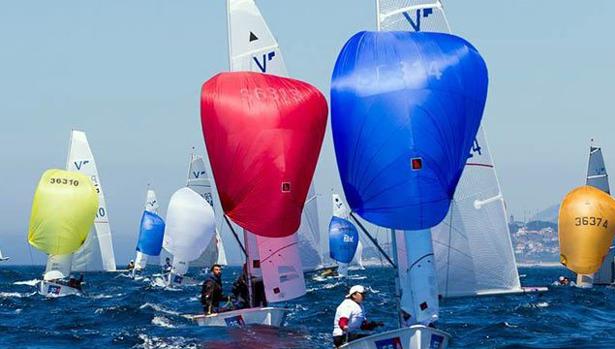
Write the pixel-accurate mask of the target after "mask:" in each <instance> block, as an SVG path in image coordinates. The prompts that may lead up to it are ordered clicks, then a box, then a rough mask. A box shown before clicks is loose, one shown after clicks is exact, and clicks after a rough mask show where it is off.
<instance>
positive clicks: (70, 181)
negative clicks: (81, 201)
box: [49, 178, 79, 187]
mask: <svg viewBox="0 0 615 349" xmlns="http://www.w3.org/2000/svg"><path fill="white" fill-rule="evenodd" d="M49 183H51V184H68V185H74V186H75V187H77V186H79V181H78V180H76V179H66V178H50V179H49Z"/></svg>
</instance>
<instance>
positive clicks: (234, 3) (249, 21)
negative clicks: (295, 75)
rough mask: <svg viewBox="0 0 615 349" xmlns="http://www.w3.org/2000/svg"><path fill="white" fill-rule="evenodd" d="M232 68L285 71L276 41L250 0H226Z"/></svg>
mask: <svg viewBox="0 0 615 349" xmlns="http://www.w3.org/2000/svg"><path fill="white" fill-rule="evenodd" d="M228 6H229V8H228V26H229V30H228V31H229V41H230V44H229V48H230V64H231V67H230V68H231V71H254V72H261V73H268V74H275V75H280V76H286V75H288V73H287V71H286V66H285V64H284V59H283V58H282V53H281V52H280V49H279V47H278V42H277V41H276V40H275V38H274V37H273V34H272V33H271V30H269V27H268V26H267V23H265V20H264V19H263V16H262V15H261V12H260V11H259V9H258V7H257V6H256V4H255V3H254V1H253V0H229V1H228Z"/></svg>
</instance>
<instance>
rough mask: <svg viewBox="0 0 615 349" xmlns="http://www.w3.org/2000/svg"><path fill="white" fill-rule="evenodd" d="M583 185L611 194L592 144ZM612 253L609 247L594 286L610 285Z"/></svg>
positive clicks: (599, 153)
mask: <svg viewBox="0 0 615 349" xmlns="http://www.w3.org/2000/svg"><path fill="white" fill-rule="evenodd" d="M585 184H586V185H590V186H592V187H595V188H598V189H600V190H602V191H603V192H605V193H607V194H610V193H611V191H610V188H609V176H608V174H607V172H606V166H605V165H604V157H603V156H602V149H601V148H600V147H596V146H594V145H593V144H592V145H590V147H589V160H588V162H587V177H586V179H585ZM614 253H615V248H614V247H613V246H611V248H610V250H609V253H608V254H607V256H606V257H605V258H604V262H603V263H602V265H601V266H600V269H599V270H598V272H596V273H595V274H594V277H593V283H594V284H596V285H610V284H611V283H612V282H613V280H614V278H615V270H614V267H615V266H614V262H615V260H614Z"/></svg>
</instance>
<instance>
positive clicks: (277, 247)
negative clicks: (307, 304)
mask: <svg viewBox="0 0 615 349" xmlns="http://www.w3.org/2000/svg"><path fill="white" fill-rule="evenodd" d="M255 237H256V245H257V246H258V252H259V256H260V260H259V262H258V264H260V270H261V272H262V274H263V284H264V285H265V295H266V297H267V301H268V302H270V303H276V302H284V301H288V300H291V299H295V298H297V297H301V296H303V295H304V294H305V292H306V289H305V279H304V277H303V268H302V266H301V259H300V257H299V241H298V238H297V234H292V235H290V236H287V237H283V238H269V237H261V236H255Z"/></svg>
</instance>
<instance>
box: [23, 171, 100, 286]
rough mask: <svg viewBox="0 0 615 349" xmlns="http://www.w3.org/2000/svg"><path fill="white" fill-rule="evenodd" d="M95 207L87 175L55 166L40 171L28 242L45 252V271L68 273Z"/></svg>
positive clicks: (93, 193) (94, 192)
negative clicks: (57, 168) (47, 256)
mask: <svg viewBox="0 0 615 349" xmlns="http://www.w3.org/2000/svg"><path fill="white" fill-rule="evenodd" d="M98 207H99V206H98V195H97V193H96V188H95V186H94V185H93V184H92V182H91V181H90V178H88V177H86V176H84V175H83V174H81V173H76V172H69V171H64V170H55V169H53V170H47V171H45V173H43V176H42V177H41V179H40V181H39V183H38V186H37V188H36V192H35V193H34V200H33V202H32V214H31V216H30V226H29V229H28V242H29V243H30V245H32V246H34V247H35V248H37V249H38V250H41V251H43V252H45V253H47V254H48V255H49V260H48V262H47V270H46V272H49V271H52V270H55V271H59V272H61V273H62V275H63V276H64V277H67V276H68V275H69V274H70V272H71V268H70V267H71V263H70V261H71V256H72V254H73V252H75V251H77V250H78V249H79V248H80V247H81V246H82V245H83V243H84V241H86V238H87V236H88V232H89V231H90V228H91V227H92V223H93V222H94V217H95V215H96V210H97V208H98Z"/></svg>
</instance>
